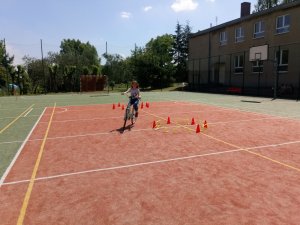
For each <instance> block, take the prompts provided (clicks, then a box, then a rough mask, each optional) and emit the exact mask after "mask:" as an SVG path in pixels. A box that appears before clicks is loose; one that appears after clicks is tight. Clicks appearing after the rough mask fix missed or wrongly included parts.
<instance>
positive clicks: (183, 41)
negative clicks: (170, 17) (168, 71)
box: [172, 22, 191, 81]
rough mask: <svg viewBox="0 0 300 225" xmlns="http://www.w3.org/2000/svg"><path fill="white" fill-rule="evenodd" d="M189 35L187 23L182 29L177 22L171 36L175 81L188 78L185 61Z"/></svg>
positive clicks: (186, 59) (189, 29)
mask: <svg viewBox="0 0 300 225" xmlns="http://www.w3.org/2000/svg"><path fill="white" fill-rule="evenodd" d="M190 33H191V27H190V25H189V23H188V22H187V23H186V25H185V26H184V27H183V26H182V25H180V24H179V22H177V24H176V29H175V35H173V38H174V43H173V48H172V55H173V59H174V65H175V67H176V72H175V77H176V80H177V81H185V80H187V78H188V71H187V61H188V52H189V35H190Z"/></svg>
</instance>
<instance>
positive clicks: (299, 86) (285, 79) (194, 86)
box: [188, 43, 300, 99]
mask: <svg viewBox="0 0 300 225" xmlns="http://www.w3.org/2000/svg"><path fill="white" fill-rule="evenodd" d="M188 68H189V88H190V90H192V91H204V92H214V93H237V94H245V95H256V96H269V97H274V98H277V97H283V98H296V99H299V98H300V43H292V44H289V45H281V46H269V47H268V59H267V60H265V61H260V60H257V61H249V50H247V51H240V52H234V53H231V54H222V55H215V56H212V57H207V58H195V59H189V62H188Z"/></svg>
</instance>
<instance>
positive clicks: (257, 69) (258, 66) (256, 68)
mask: <svg viewBox="0 0 300 225" xmlns="http://www.w3.org/2000/svg"><path fill="white" fill-rule="evenodd" d="M252 72H253V73H262V72H264V64H263V61H261V60H256V61H254V62H252Z"/></svg>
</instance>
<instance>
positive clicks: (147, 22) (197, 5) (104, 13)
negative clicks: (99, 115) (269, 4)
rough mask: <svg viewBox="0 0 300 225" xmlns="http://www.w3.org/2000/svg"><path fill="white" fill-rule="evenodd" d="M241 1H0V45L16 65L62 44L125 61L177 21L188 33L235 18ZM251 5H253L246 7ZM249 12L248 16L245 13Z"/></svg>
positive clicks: (171, 28) (253, 1)
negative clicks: (75, 42)
mask: <svg viewBox="0 0 300 225" xmlns="http://www.w3.org/2000/svg"><path fill="white" fill-rule="evenodd" d="M241 2H243V1H242V0H230V1H229V0H227V1H225V0H107V1H105V0H85V1H83V0H48V1H46V0H26V1H24V0H0V12H1V13H0V39H3V38H5V39H6V44H7V49H8V51H9V53H10V54H11V55H14V56H15V64H19V63H22V60H21V59H22V57H23V56H24V55H25V54H27V55H30V56H32V57H36V58H40V57H41V53H40V39H42V40H43V48H44V55H46V54H47V52H49V51H54V52H57V51H59V45H60V42H61V40H62V39H66V38H74V39H79V40H81V41H83V42H87V41H89V42H90V43H91V44H93V45H94V46H95V47H96V48H97V51H98V54H99V56H100V55H102V54H103V53H104V52H105V43H106V41H107V43H108V52H109V53H118V54H121V55H122V56H124V57H126V56H129V55H130V50H132V49H133V48H134V45H135V44H137V45H138V46H144V45H145V44H146V43H147V42H148V41H149V40H150V39H151V38H155V37H157V36H159V35H163V34H165V33H169V34H173V33H174V30H175V26H176V23H177V21H179V23H181V24H185V23H186V21H189V24H190V26H191V27H192V32H197V31H198V30H203V29H206V28H208V27H209V26H210V23H212V24H213V25H215V24H216V17H217V18H218V19H217V21H218V22H217V23H218V24H221V23H224V22H227V21H229V20H232V19H236V18H238V17H239V16H240V4H241ZM249 2H251V3H252V9H253V5H254V4H255V3H256V2H257V0H251V1H249ZM251 11H252V10H251Z"/></svg>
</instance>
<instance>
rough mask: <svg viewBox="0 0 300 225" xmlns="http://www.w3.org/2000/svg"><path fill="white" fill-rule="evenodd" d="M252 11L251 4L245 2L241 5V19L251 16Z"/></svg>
mask: <svg viewBox="0 0 300 225" xmlns="http://www.w3.org/2000/svg"><path fill="white" fill-rule="evenodd" d="M250 10H251V3H250V2H243V3H242V4H241V18H242V17H245V16H249V15H250Z"/></svg>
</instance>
